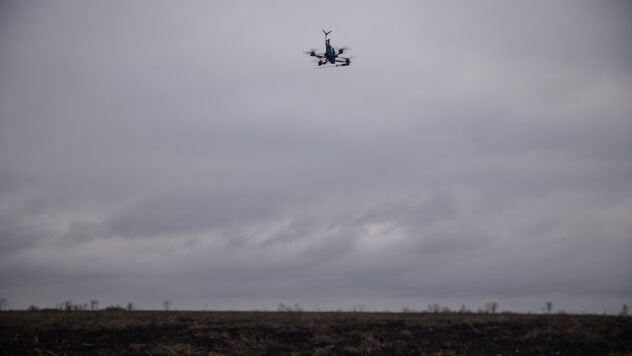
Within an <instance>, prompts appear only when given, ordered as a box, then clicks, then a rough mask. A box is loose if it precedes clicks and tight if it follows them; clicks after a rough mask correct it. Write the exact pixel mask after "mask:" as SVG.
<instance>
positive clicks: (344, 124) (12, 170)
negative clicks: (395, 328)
mask: <svg viewBox="0 0 632 356" xmlns="http://www.w3.org/2000/svg"><path fill="white" fill-rule="evenodd" d="M631 20H632V6H631V5H630V3H629V2H626V1H599V2H597V1H581V0H580V1H575V0H573V1H570V0H569V1H565V0H561V1H545V0H538V1H531V0H529V1H511V2H506V1H500V0H499V1H476V2H466V1H389V2H386V1H383V2H368V1H318V2H315V1H266V2H265V3H264V2H261V1H239V2H236V1H186V2H180V1H178V2H173V1H171V2H168V1H165V2H161V1H107V2H104V1H79V0H77V1H55V2H52V1H39V2H37V1H3V2H2V3H0V297H4V298H7V299H8V300H9V306H10V307H13V308H24V307H27V306H29V305H31V304H37V305H40V306H53V305H55V304H56V303H58V302H60V301H64V300H73V301H76V302H84V301H89V300H90V299H98V300H100V301H101V305H102V306H103V305H108V304H116V303H120V304H124V303H127V302H130V301H131V302H134V303H135V304H136V305H137V306H139V307H141V308H160V307H161V305H162V302H163V301H164V300H167V299H168V300H172V301H173V306H174V307H175V308H179V309H202V308H207V309H275V308H276V305H277V304H278V303H280V302H283V303H286V304H293V303H300V304H302V305H303V306H304V307H305V308H307V309H315V310H316V309H320V310H324V309H338V308H345V309H346V308H352V307H354V306H364V307H365V308H367V309H380V310H382V309H389V310H398V309H400V308H402V307H409V308H413V309H425V308H426V306H427V305H428V304H429V303H440V304H442V305H448V306H450V307H453V308H454V307H456V308H458V307H460V306H461V304H465V305H466V306H467V307H468V308H470V309H478V308H479V307H481V306H482V304H483V303H484V302H486V301H497V302H499V304H500V309H511V310H522V311H526V310H532V311H540V310H541V308H542V307H543V306H544V301H545V300H552V301H553V302H554V308H556V309H557V308H560V309H562V308H563V309H566V310H567V311H578V312H580V311H591V312H602V311H603V310H604V309H607V310H608V311H610V312H616V311H618V310H619V309H620V307H621V305H622V304H623V303H628V304H632V259H631V258H630V256H632V160H630V156H631V153H632V100H630V99H631V94H632V71H631V69H632V68H631V67H632V65H631V64H630V63H632V42H630V40H629V39H630V35H632V21H631ZM321 28H325V29H328V30H330V29H331V30H333V31H334V32H333V33H332V36H333V37H332V38H333V39H332V43H333V44H334V45H335V46H343V45H344V46H349V47H351V49H352V50H351V51H350V54H352V55H355V56H356V57H355V59H354V63H353V65H352V66H351V67H348V68H338V69H329V70H313V68H314V66H315V65H314V63H313V62H312V60H311V58H310V57H307V56H305V55H304V54H303V53H302V51H305V50H307V49H309V48H321V47H322V46H323V34H322V32H321Z"/></svg>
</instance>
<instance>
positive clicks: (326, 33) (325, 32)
mask: <svg viewBox="0 0 632 356" xmlns="http://www.w3.org/2000/svg"><path fill="white" fill-rule="evenodd" d="M321 30H322V29H321ZM323 33H324V34H325V39H327V35H328V34H330V33H331V31H329V32H327V31H325V30H323Z"/></svg>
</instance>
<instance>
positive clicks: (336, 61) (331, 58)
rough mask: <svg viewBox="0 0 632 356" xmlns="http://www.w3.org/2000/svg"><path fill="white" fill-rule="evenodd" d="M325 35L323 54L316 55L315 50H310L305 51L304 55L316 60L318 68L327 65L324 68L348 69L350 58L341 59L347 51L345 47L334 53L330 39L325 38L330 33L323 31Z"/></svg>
mask: <svg viewBox="0 0 632 356" xmlns="http://www.w3.org/2000/svg"><path fill="white" fill-rule="evenodd" d="M323 33H324V34H325V53H316V50H315V49H310V50H309V51H305V54H307V55H309V56H311V57H316V58H318V66H319V67H320V66H322V65H327V64H330V65H328V66H326V67H325V68H329V67H348V66H350V65H351V58H349V57H343V56H341V54H343V53H344V52H345V51H347V50H349V48H347V47H340V48H338V50H337V51H336V49H335V48H334V46H332V45H331V44H330V43H329V41H330V39H329V38H327V36H328V35H329V34H330V33H331V31H325V30H323Z"/></svg>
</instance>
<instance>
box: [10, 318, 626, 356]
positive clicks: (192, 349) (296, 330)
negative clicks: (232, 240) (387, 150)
mask: <svg viewBox="0 0 632 356" xmlns="http://www.w3.org/2000/svg"><path fill="white" fill-rule="evenodd" d="M0 354H2V355H77V354H80V355H81V354H83V355H111V354H130V355H181V354H193V355H198V354H199V355H477V354H480V355H513V354H526V355H632V318H629V317H628V318H624V317H615V316H578V315H520V314H456V313H454V314H426V313H420V314H416V313H311V312H148V311H134V312H125V311H96V312H87V311H75V312H57V311H37V312H26V311H24V312H19V311H13V312H1V313H0Z"/></svg>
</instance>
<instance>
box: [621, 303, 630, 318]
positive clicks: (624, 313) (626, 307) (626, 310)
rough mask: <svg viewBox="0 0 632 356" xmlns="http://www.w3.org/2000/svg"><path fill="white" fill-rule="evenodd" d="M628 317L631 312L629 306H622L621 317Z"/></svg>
mask: <svg viewBox="0 0 632 356" xmlns="http://www.w3.org/2000/svg"><path fill="white" fill-rule="evenodd" d="M628 315H630V314H629V311H628V305H627V304H623V305H622V306H621V316H628Z"/></svg>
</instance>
